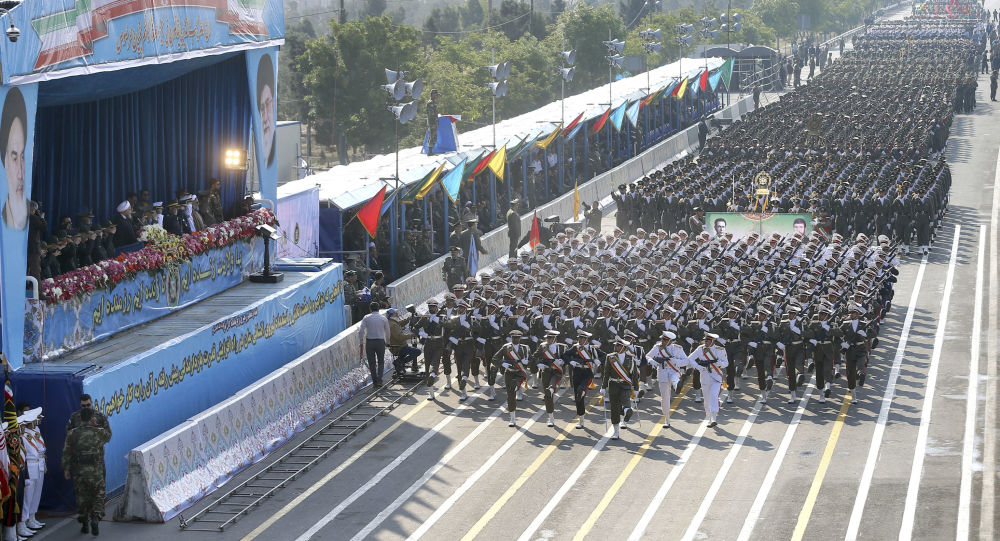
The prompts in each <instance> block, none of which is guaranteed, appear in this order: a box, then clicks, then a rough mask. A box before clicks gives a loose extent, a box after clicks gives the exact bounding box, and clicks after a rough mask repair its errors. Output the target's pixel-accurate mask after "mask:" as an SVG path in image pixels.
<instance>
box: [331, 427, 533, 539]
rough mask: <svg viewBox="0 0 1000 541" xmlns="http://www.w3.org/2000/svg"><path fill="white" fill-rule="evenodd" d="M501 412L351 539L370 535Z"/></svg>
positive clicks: (453, 449)
mask: <svg viewBox="0 0 1000 541" xmlns="http://www.w3.org/2000/svg"><path fill="white" fill-rule="evenodd" d="M501 413H503V408H497V409H495V410H493V413H492V414H490V416H489V417H487V418H486V419H485V420H484V421H483V422H481V423H479V424H478V425H477V426H476V429H475V430H473V431H472V432H470V433H469V435H468V436H466V437H465V438H463V439H462V441H461V442H459V444H458V445H456V446H455V447H453V448H452V449H451V450H450V451H448V452H447V453H446V454H445V455H444V456H443V457H441V459H440V460H438V461H437V463H436V464H434V465H433V466H431V467H430V468H427V471H425V472H424V474H423V475H421V476H420V478H419V479H417V480H416V481H414V482H413V484H412V485H410V487H409V488H407V489H406V490H404V491H403V492H401V493H400V494H399V496H397V497H396V499H395V500H393V502H392V503H390V504H389V505H388V506H386V507H385V508H384V509H382V510H381V511H379V513H378V514H377V515H375V518H373V519H372V520H371V522H369V523H368V524H366V525H365V527H364V528H362V529H361V531H359V532H358V533H357V534H355V536H354V537H352V538H351V540H352V541H360V540H361V539H367V538H368V536H369V535H371V533H372V532H373V531H375V528H378V526H379V524H382V522H383V521H385V519H387V518H389V516H390V515H392V514H393V513H395V512H396V510H397V509H399V508H400V506H402V505H403V504H404V503H406V500H408V499H410V496H413V494H415V493H416V492H417V491H418V490H420V487H422V486H424V485H425V484H426V483H427V481H430V480H431V477H434V476H435V475H437V472H439V471H440V470H441V468H443V467H445V466H446V465H447V464H448V463H449V462H451V461H452V460H454V459H455V457H456V456H458V453H460V452H462V450H463V449H465V448H466V446H468V445H469V444H470V443H472V441H473V440H475V439H476V438H477V437H479V435H480V434H482V433H483V431H484V430H486V427H488V426H489V425H490V424H491V423H492V422H493V421H494V420H496V418H497V417H499V416H500V414H501ZM535 418H536V419H537V418H538V415H535ZM532 421H534V419H532Z"/></svg>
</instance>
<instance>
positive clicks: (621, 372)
mask: <svg viewBox="0 0 1000 541" xmlns="http://www.w3.org/2000/svg"><path fill="white" fill-rule="evenodd" d="M631 346H632V344H631V343H629V342H627V341H626V340H623V339H618V341H616V342H615V352H614V353H612V354H611V355H608V356H607V357H605V359H604V364H603V368H602V374H601V396H602V397H603V398H604V399H605V400H607V401H608V403H609V405H610V407H611V425H612V426H613V427H614V433H613V434H612V435H611V439H613V440H617V439H618V436H619V433H618V430H619V427H620V426H627V423H628V420H629V419H631V418H632V408H631V407H629V406H630V405H631V403H632V390H633V389H634V388H636V387H637V385H636V383H635V381H636V379H637V378H638V375H639V374H638V372H639V362H638V359H636V358H635V356H634V355H633V354H632V351H631ZM623 417H624V419H623Z"/></svg>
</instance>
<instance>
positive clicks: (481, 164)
mask: <svg viewBox="0 0 1000 541" xmlns="http://www.w3.org/2000/svg"><path fill="white" fill-rule="evenodd" d="M496 153H497V151H495V150H492V151H490V153H489V154H487V155H486V156H485V157H483V159H481V160H479V163H477V164H476V167H475V169H473V170H472V173H469V175H468V176H466V177H465V178H466V179H470V180H471V179H473V178H475V176H476V175H478V174H479V173H482V172H483V171H485V170H486V167H487V166H488V165H489V164H490V160H492V159H493V155H494V154H496Z"/></svg>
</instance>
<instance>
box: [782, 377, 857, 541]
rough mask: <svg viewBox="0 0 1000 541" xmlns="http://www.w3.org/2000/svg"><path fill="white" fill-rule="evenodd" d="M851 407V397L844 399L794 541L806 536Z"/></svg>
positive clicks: (803, 507)
mask: <svg viewBox="0 0 1000 541" xmlns="http://www.w3.org/2000/svg"><path fill="white" fill-rule="evenodd" d="M850 406H851V397H847V396H845V397H844V403H843V404H842V405H841V406H840V413H839V414H837V420H836V421H835V422H834V423H833V430H831V431H830V439H829V440H827V442H826V449H825V450H824V451H823V457H822V458H820V460H819V468H817V469H816V475H815V476H814V477H813V482H812V486H811V487H809V493H808V494H806V500H805V502H804V503H803V505H802V510H801V511H800V512H799V520H798V521H797V522H796V523H795V531H793V532H792V541H802V538H803V537H804V536H805V534H806V526H808V525H809V517H811V516H812V511H813V507H814V506H815V505H816V497H817V496H819V489H820V487H821V486H823V479H824V478H825V477H826V470H827V469H828V468H829V467H830V460H831V459H832V458H833V450H834V449H835V448H836V447H837V440H838V439H840V431H841V430H842V429H843V428H844V418H845V417H847V409H848V408H849V407H850Z"/></svg>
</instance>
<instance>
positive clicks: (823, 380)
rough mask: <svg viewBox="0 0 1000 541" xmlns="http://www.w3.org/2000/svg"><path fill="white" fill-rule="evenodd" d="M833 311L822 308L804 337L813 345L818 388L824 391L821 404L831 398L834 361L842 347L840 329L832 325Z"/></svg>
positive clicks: (821, 395) (820, 398)
mask: <svg viewBox="0 0 1000 541" xmlns="http://www.w3.org/2000/svg"><path fill="white" fill-rule="evenodd" d="M830 314H831V310H830V308H829V307H827V306H822V307H820V309H819V312H817V313H816V317H814V318H813V319H812V321H810V322H809V326H808V327H807V328H806V329H805V332H804V333H803V336H804V337H805V338H806V340H808V341H809V344H811V345H812V355H813V363H815V365H816V388H817V389H821V390H822V394H820V396H819V401H820V403H823V402H826V399H827V398H830V379H831V376H832V375H833V359H834V355H835V354H836V351H837V348H839V347H840V328H839V327H837V326H836V325H832V324H831V323H830Z"/></svg>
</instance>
